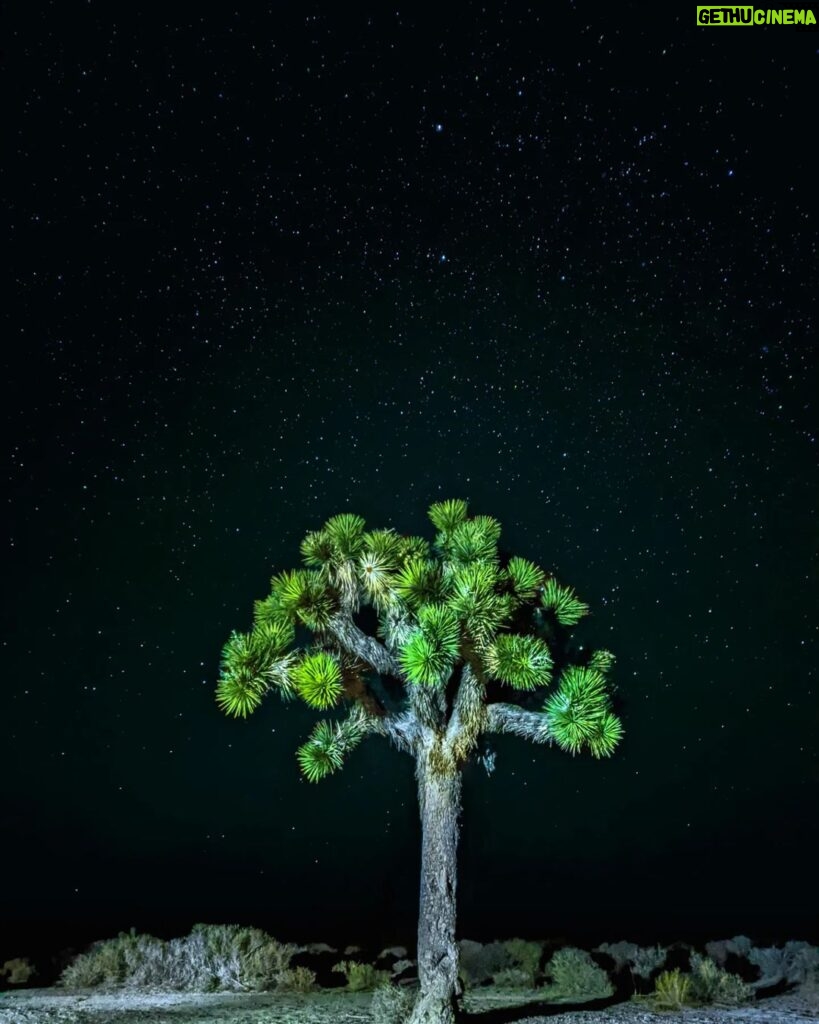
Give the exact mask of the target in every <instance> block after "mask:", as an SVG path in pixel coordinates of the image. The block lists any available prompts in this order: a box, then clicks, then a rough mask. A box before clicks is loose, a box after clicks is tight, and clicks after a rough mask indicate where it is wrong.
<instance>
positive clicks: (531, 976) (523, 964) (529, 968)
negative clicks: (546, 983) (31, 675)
mask: <svg viewBox="0 0 819 1024" xmlns="http://www.w3.org/2000/svg"><path fill="white" fill-rule="evenodd" d="M503 947H504V949H505V950H506V952H507V953H508V954H509V956H510V958H511V961H512V963H511V970H512V971H517V973H518V974H523V975H525V978H526V980H525V983H524V985H525V986H528V987H529V988H532V987H534V984H535V981H536V980H537V976H538V971H539V968H540V958H541V956H542V955H543V949H542V948H541V945H540V943H539V942H529V941H527V940H526V939H507V940H506V942H504V944H503ZM495 984H496V985H497V984H499V982H498V975H497V974H496V975H495ZM516 987H517V986H516Z"/></svg>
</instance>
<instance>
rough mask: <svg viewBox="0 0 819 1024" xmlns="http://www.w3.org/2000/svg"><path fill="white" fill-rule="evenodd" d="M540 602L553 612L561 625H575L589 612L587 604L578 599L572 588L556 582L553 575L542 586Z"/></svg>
mask: <svg viewBox="0 0 819 1024" xmlns="http://www.w3.org/2000/svg"><path fill="white" fill-rule="evenodd" d="M540 603H541V604H542V605H543V607H544V608H545V609H546V610H547V611H553V612H554V614H555V618H556V619H557V621H558V622H559V623H560V624H561V625H562V626H576V625H577V623H578V622H580V620H581V619H582V618H583V616H584V615H588V614H589V606H588V605H587V604H585V603H584V602H583V601H581V600H580V598H579V597H578V596H577V594H576V593H575V592H574V590H573V589H572V588H571V587H567V586H564V585H563V584H562V583H558V582H557V580H556V579H555V578H554V577H553V576H552V577H550V578H549V579H548V580H547V581H546V583H545V585H544V587H543V590H542V592H541V595H540Z"/></svg>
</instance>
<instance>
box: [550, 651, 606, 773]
mask: <svg viewBox="0 0 819 1024" xmlns="http://www.w3.org/2000/svg"><path fill="white" fill-rule="evenodd" d="M608 703H609V698H608V694H607V692H606V680H605V677H604V676H603V674H602V673H601V672H598V671H597V670H596V669H593V668H589V667H588V666H585V665H570V666H569V667H568V668H565V669H564V670H563V672H562V674H561V677H560V687H559V689H558V691H557V693H554V694H552V696H550V697H549V698H547V700H546V703H545V704H544V707H543V710H544V711H545V713H546V714H547V715H548V718H549V730H550V732H551V734H552V735H553V736H554V738H555V741H556V742H557V744H558V746H560V747H562V748H563V749H564V750H568V751H569V752H570V753H572V754H576V753H577V752H578V751H579V750H581V749H582V747H583V745H584V744H586V743H590V742H591V740H592V739H596V738H598V737H599V735H600V729H601V723H602V721H603V717H604V715H605V714H606V712H607V711H608Z"/></svg>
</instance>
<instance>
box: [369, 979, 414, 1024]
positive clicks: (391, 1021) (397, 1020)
mask: <svg viewBox="0 0 819 1024" xmlns="http://www.w3.org/2000/svg"><path fill="white" fill-rule="evenodd" d="M414 1002H415V1000H414V998H413V996H412V993H411V992H408V991H407V990H406V989H405V988H400V987H399V986H398V985H392V984H389V983H387V984H386V985H380V986H379V987H378V988H377V989H376V990H375V993H374V994H373V1000H372V1003H370V1014H371V1015H372V1019H373V1022H374V1024H407V1021H408V1020H409V1018H410V1014H411V1013H412V1006H413V1003H414Z"/></svg>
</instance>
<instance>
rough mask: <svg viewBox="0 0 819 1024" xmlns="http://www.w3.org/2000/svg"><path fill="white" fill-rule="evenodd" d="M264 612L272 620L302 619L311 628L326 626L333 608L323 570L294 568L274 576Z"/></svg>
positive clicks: (297, 620) (298, 620)
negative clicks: (321, 571)
mask: <svg viewBox="0 0 819 1024" xmlns="http://www.w3.org/2000/svg"><path fill="white" fill-rule="evenodd" d="M270 586H271V593H270V597H269V598H268V599H267V601H266V602H264V604H265V612H264V614H265V615H266V616H267V617H268V618H269V619H270V620H272V621H285V622H290V623H296V622H300V623H302V624H303V625H305V626H307V627H308V628H309V629H312V630H320V629H323V628H324V627H325V626H326V625H327V623H328V622H329V620H330V616H331V615H332V614H333V611H334V604H333V598H332V595H331V594H330V593H329V592H328V590H327V585H326V582H325V580H324V579H323V577H322V574H321V573H320V572H317V571H314V570H310V569H295V570H293V571H291V572H283V573H280V574H279V575H278V576H274V577H273V579H272V580H271V583H270Z"/></svg>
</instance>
